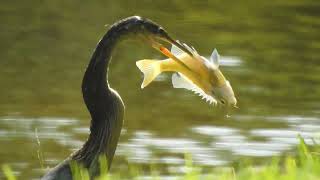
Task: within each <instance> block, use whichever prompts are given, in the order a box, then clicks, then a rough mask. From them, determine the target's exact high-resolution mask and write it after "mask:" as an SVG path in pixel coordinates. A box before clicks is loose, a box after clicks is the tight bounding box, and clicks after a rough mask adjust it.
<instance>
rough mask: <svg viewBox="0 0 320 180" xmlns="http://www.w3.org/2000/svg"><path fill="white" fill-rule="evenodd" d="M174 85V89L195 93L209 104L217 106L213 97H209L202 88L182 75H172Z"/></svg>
mask: <svg viewBox="0 0 320 180" xmlns="http://www.w3.org/2000/svg"><path fill="white" fill-rule="evenodd" d="M172 85H173V87H174V88H184V89H187V90H190V91H193V92H194V93H195V94H197V95H199V96H200V97H202V99H205V100H206V101H207V102H208V103H210V104H213V105H216V104H217V101H216V100H215V99H214V98H213V97H212V96H209V95H207V94H206V93H205V92H204V91H203V90H202V89H201V88H199V87H198V86H196V85H195V84H193V83H192V82H191V81H189V80H188V79H187V77H185V76H184V75H182V74H181V73H174V74H173V75H172Z"/></svg>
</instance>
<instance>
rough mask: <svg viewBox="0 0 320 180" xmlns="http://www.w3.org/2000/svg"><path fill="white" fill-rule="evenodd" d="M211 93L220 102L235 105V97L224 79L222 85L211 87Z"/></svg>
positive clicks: (230, 105)
mask: <svg viewBox="0 0 320 180" xmlns="http://www.w3.org/2000/svg"><path fill="white" fill-rule="evenodd" d="M212 95H213V96H214V98H215V99H216V100H217V101H218V103H220V104H223V105H226V106H228V107H237V106H236V105H237V99H236V97H235V95H234V92H233V89H232V87H231V85H230V83H229V81H226V82H225V83H224V84H223V85H222V86H219V87H213V89H212Z"/></svg>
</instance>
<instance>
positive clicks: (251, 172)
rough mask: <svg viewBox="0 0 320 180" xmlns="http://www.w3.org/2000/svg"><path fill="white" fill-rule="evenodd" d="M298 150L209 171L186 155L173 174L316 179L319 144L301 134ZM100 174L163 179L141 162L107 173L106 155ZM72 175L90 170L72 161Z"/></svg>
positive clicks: (194, 178)
mask: <svg viewBox="0 0 320 180" xmlns="http://www.w3.org/2000/svg"><path fill="white" fill-rule="evenodd" d="M299 140H300V144H299V145H298V151H297V152H298V153H297V154H296V155H294V156H289V155H286V156H283V157H274V158H272V160H270V162H268V163H266V164H264V165H263V166H253V165H252V164H250V163H242V164H239V165H238V166H237V168H233V167H230V168H227V169H226V168H219V167H216V168H212V170H211V171H210V172H206V173H204V171H203V169H202V168H201V167H197V166H195V165H194V164H193V162H192V157H191V156H190V155H188V154H187V155H186V156H185V161H186V163H185V169H186V173H185V174H182V175H172V176H174V177H176V178H174V179H177V180H198V179H201V180H212V179H217V180H300V179H303V180H316V179H320V146H318V145H317V144H316V143H315V142H314V146H307V145H306V143H305V141H304V140H303V139H302V138H301V137H299ZM99 160H100V172H102V174H101V176H99V177H97V178H96V179H97V180H111V179H112V180H117V179H137V180H140V179H143V177H146V176H147V174H148V176H147V177H148V179H152V180H160V179H162V176H160V175H159V172H158V171H157V169H156V168H154V167H152V165H151V167H150V170H149V172H146V171H145V170H144V171H142V170H141V169H139V167H138V166H129V171H128V173H126V174H120V173H112V174H108V173H107V171H106V169H107V162H106V158H105V157H103V156H102V157H100V159H99ZM71 169H72V174H73V178H74V179H75V180H89V173H88V171H87V170H86V169H85V168H83V167H82V166H81V165H79V164H77V163H76V162H72V163H71ZM2 170H3V172H4V175H5V176H6V177H7V179H8V180H15V177H14V175H13V172H12V170H11V169H10V167H9V166H7V165H5V166H3V167H2Z"/></svg>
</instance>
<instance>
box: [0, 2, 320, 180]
mask: <svg viewBox="0 0 320 180" xmlns="http://www.w3.org/2000/svg"><path fill="white" fill-rule="evenodd" d="M319 9H320V1H313V0H283V1H272V2H269V1H253V0H249V1H222V0H216V1H213V0H212V1H211V0H201V1H185V0H162V1H156V0H140V1H129V0H128V1H124V0H118V1H111V0H104V1H103V0H95V1H76V0H70V1H62V0H56V1H49V0H32V1H17V0H11V1H8V0H4V1H2V2H1V6H0V14H1V15H0V21H1V28H0V42H1V43H0V57H1V60H0V84H1V88H0V99H1V103H0V147H1V148H0V164H4V163H8V164H9V165H11V166H12V168H13V170H14V172H15V174H16V175H17V176H18V177H24V179H31V178H37V177H39V176H40V175H41V174H43V173H44V170H43V169H42V168H41V163H40V161H39V159H38V154H37V152H39V151H40V152H42V153H43V156H44V162H43V164H44V166H45V167H53V166H54V165H55V164H57V163H58V162H60V161H61V160H63V159H64V158H66V157H67V156H68V155H69V154H70V153H71V152H73V151H74V150H75V149H78V148H80V147H81V145H82V143H83V142H84V141H85V139H86V137H87V135H88V126H89V123H90V122H89V119H90V117H89V114H88V112H87V110H86V108H85V106H84V104H83V101H82V95H81V90H80V86H81V81H82V76H83V73H84V71H85V68H86V66H87V63H88V61H89V59H90V57H91V53H92V52H93V50H94V48H95V46H96V44H97V42H98V41H99V39H100V38H101V37H102V36H103V35H104V33H105V32H106V31H107V29H108V25H111V24H112V23H114V22H115V21H117V20H119V19H121V18H125V17H127V16H131V15H140V16H143V17H146V18H149V19H152V20H153V21H155V22H157V23H159V24H161V25H162V26H163V27H164V28H165V29H166V30H167V31H168V32H169V34H171V35H172V36H173V37H174V38H176V39H179V40H181V41H184V42H186V43H188V44H191V45H193V46H194V47H195V48H196V49H197V50H198V52H199V53H200V54H202V55H204V56H209V55H210V54H211V52H212V50H213V48H217V49H218V51H219V53H220V54H221V56H222V66H221V70H222V71H223V72H224V74H225V76H226V77H227V79H228V80H229V81H230V82H231V84H232V86H233V89H234V91H235V93H236V95H237V98H238V100H239V104H238V106H239V107H240V109H234V110H232V111H231V112H229V115H231V117H229V118H227V117H226V116H225V115H226V110H225V109H224V108H223V107H212V106H210V105H208V104H207V103H205V102H204V101H202V100H201V99H200V97H198V96H196V95H194V94H192V93H191V92H188V91H185V90H182V89H173V88H172V85H171V75H170V73H166V74H164V75H162V76H160V77H159V78H158V79H157V81H155V82H153V83H152V84H150V86H148V87H147V88H145V89H143V90H141V89H140V84H141V82H142V74H141V73H140V72H139V70H138V69H137V68H136V66H135V61H137V60H139V59H144V58H158V59H161V58H164V57H163V56H162V55H160V54H159V53H158V52H156V51H154V50H153V49H152V48H151V47H148V46H146V44H145V43H144V42H143V41H141V40H139V39H134V38H133V39H128V40H126V41H123V42H122V43H120V44H119V45H118V46H117V48H116V49H115V51H114V53H113V60H112V63H111V66H110V69H111V72H110V76H109V77H110V82H111V86H112V87H113V88H115V89H117V90H118V91H119V93H120V94H121V96H122V98H123V100H124V102H125V104H126V115H125V124H124V127H123V131H122V136H121V138H120V143H119V146H118V149H117V152H116V157H115V159H114V164H113V169H112V170H121V169H126V167H127V164H128V162H129V163H137V164H140V165H143V164H150V163H153V164H157V165H159V166H161V167H163V168H162V169H163V172H162V173H163V174H166V173H168V172H170V173H177V174H179V173H180V172H182V171H183V170H182V169H181V168H180V167H181V166H183V164H184V158H183V155H184V153H186V152H188V153H190V154H192V156H193V158H194V161H195V163H196V164H198V165H200V166H209V167H211V166H225V165H228V164H230V163H233V162H238V161H239V159H242V158H245V159H250V160H253V161H256V162H259V161H261V160H263V159H265V158H269V157H271V156H274V155H279V154H281V153H288V152H291V151H292V149H293V147H294V145H296V144H297V143H298V142H297V139H296V136H297V134H301V135H302V136H303V137H304V138H305V139H306V141H307V142H310V140H311V139H310V138H311V137H316V136H317V133H318V132H319V130H320V86H319V83H320V36H319V30H320V11H319ZM36 136H38V138H39V141H40V143H41V144H40V146H39V144H38V142H37V138H36ZM1 177H2V175H1V172H0V178H1Z"/></svg>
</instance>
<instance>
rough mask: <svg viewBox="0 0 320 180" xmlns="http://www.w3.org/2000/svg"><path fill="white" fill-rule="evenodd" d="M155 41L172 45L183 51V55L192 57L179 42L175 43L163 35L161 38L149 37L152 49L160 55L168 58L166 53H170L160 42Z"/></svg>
mask: <svg viewBox="0 0 320 180" xmlns="http://www.w3.org/2000/svg"><path fill="white" fill-rule="evenodd" d="M157 40H161V41H164V42H167V43H170V44H172V45H175V46H177V47H178V48H179V49H181V50H182V51H184V52H185V53H187V54H189V55H190V56H193V53H192V52H191V51H190V50H189V49H187V48H186V47H185V46H184V45H183V44H181V43H180V42H179V41H175V40H173V39H172V38H171V37H170V36H169V35H167V34H165V35H162V36H161V37H156V38H155V37H149V42H150V43H151V46H152V47H153V48H155V49H156V50H158V51H160V52H161V53H163V54H165V55H166V56H168V54H166V52H170V51H169V50H168V49H167V48H166V47H165V46H164V45H162V44H161V43H160V42H158V41H157Z"/></svg>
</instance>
